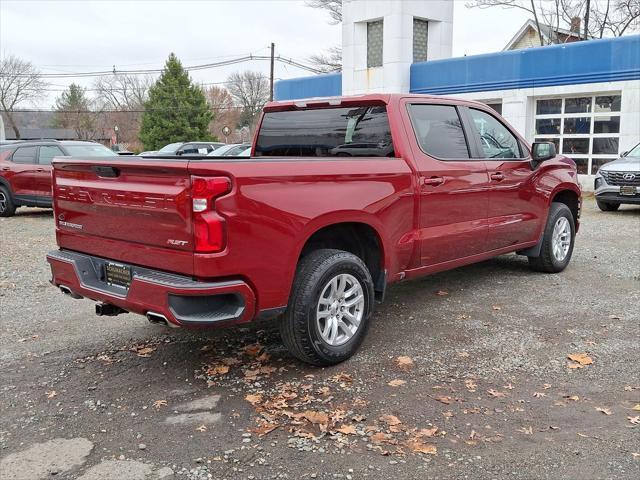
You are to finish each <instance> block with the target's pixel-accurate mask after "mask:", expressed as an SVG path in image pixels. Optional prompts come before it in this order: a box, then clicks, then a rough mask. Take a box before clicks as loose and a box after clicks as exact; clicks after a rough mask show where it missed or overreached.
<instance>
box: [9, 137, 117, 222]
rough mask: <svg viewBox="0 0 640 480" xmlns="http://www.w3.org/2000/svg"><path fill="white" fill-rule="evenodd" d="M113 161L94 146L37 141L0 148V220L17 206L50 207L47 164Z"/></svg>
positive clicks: (109, 152)
mask: <svg viewBox="0 0 640 480" xmlns="http://www.w3.org/2000/svg"><path fill="white" fill-rule="evenodd" d="M76 155H77V156H80V157H82V158H88V157H101V158H102V157H110V158H111V157H117V156H118V155H117V154H116V153H114V152H113V151H112V150H110V149H108V148H107V147H105V146H104V145H101V144H99V143H94V142H80V141H68V140H63V141H56V140H39V141H24V142H17V143H11V144H6V145H2V146H0V217H10V216H11V215H13V214H14V213H15V211H16V208H18V207H20V206H25V207H51V160H52V159H53V157H61V156H76Z"/></svg>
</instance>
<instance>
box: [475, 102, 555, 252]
mask: <svg viewBox="0 0 640 480" xmlns="http://www.w3.org/2000/svg"><path fill="white" fill-rule="evenodd" d="M467 112H468V118H469V121H470V122H469V123H470V125H469V128H468V130H471V131H472V132H473V134H472V136H473V138H474V140H475V141H476V147H477V149H478V151H479V153H480V155H482V156H483V157H484V159H485V163H486V165H487V170H488V172H489V185H490V189H489V214H488V227H489V230H488V236H487V250H497V249H500V248H505V247H509V246H512V245H517V244H520V243H526V242H530V241H533V240H537V235H538V232H539V227H540V225H541V222H542V221H544V218H542V217H544V212H545V208H544V206H543V205H540V204H539V202H540V198H541V196H540V195H539V194H536V192H535V190H534V186H533V182H532V179H533V176H534V173H535V172H534V171H533V169H532V168H531V158H530V156H529V151H528V150H527V149H526V147H525V146H524V145H523V144H522V142H521V141H520V140H519V139H518V137H517V136H516V135H515V134H514V133H513V132H512V131H511V130H510V129H509V127H507V126H506V125H505V124H504V123H503V122H502V121H501V120H500V119H499V118H498V117H497V116H495V115H494V114H493V113H491V112H489V111H486V110H481V109H479V108H468V109H467Z"/></svg>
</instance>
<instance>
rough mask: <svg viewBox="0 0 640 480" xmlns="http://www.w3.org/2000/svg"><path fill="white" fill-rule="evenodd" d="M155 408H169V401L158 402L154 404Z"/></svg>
mask: <svg viewBox="0 0 640 480" xmlns="http://www.w3.org/2000/svg"><path fill="white" fill-rule="evenodd" d="M153 406H154V407H155V408H160V407H166V406H167V401H166V400H156V401H155V402H153Z"/></svg>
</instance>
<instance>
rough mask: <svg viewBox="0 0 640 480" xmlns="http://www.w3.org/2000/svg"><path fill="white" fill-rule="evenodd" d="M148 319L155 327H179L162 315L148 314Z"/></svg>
mask: <svg viewBox="0 0 640 480" xmlns="http://www.w3.org/2000/svg"><path fill="white" fill-rule="evenodd" d="M146 317H147V320H149V323H153V324H154V325H164V326H165V327H171V328H178V326H177V325H174V324H173V323H171V322H170V321H169V320H167V317H165V316H164V315H162V314H161V313H156V312H147V314H146Z"/></svg>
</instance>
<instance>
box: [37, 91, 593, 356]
mask: <svg viewBox="0 0 640 480" xmlns="http://www.w3.org/2000/svg"><path fill="white" fill-rule="evenodd" d="M53 191H54V208H55V221H56V236H57V241H58V245H59V246H60V249H59V250H56V251H54V252H51V253H50V254H49V255H48V261H49V263H50V264H51V269H52V272H53V278H52V283H53V284H54V285H56V286H57V287H59V288H60V289H61V290H62V291H63V292H64V293H66V294H68V295H71V296H73V297H76V298H80V297H87V298H90V299H93V300H95V301H97V302H98V303H97V305H96V313H97V314H98V315H117V314H119V313H125V312H135V313H139V314H142V315H146V316H147V318H148V319H149V320H150V321H151V322H153V323H163V324H166V325H169V326H185V327H209V326H226V325H230V324H245V323H246V322H251V321H257V320H266V319H273V320H274V321H277V322H279V323H280V329H281V333H282V339H283V341H284V343H285V345H286V346H287V347H288V348H289V349H290V351H291V353H292V354H293V355H295V356H296V357H298V358H299V359H301V360H303V361H306V362H309V363H312V364H316V365H330V364H335V363H338V362H341V361H343V360H345V359H347V358H348V357H350V356H351V355H353V353H354V352H355V351H356V350H357V348H358V346H359V345H360V343H361V342H362V340H363V338H364V336H365V334H366V331H367V328H368V326H369V324H370V322H371V316H372V312H373V309H374V303H375V300H376V299H378V300H382V299H383V298H384V293H385V289H386V288H387V286H388V285H389V284H391V283H394V282H398V281H401V280H408V279H411V278H415V277H419V276H422V275H427V274H430V273H434V272H439V271H442V270H448V269H452V268H456V267H459V266H462V265H466V264H470V263H473V262H479V261H482V260H485V259H487V258H490V257H494V256H496V255H501V254H504V253H509V252H517V253H519V254H521V255H526V256H528V257H529V260H530V263H531V265H532V267H534V269H535V270H538V271H544V272H560V271H562V270H563V269H564V268H565V267H566V266H567V264H568V263H569V260H570V258H571V254H572V250H573V245H574V238H575V234H576V231H577V229H578V219H579V216H580V206H581V192H580V187H579V186H578V182H577V176H576V167H575V164H574V162H573V161H572V160H570V159H568V158H565V157H562V156H557V155H556V153H555V147H554V145H553V144H551V143H536V144H534V145H533V146H532V147H529V145H527V143H526V142H525V141H524V140H523V139H522V138H521V137H520V136H519V135H518V134H517V133H516V132H515V131H514V130H513V128H511V127H510V126H509V125H508V124H507V123H506V122H505V121H504V120H503V119H501V118H500V116H499V115H497V114H496V112H494V111H493V110H491V109H490V108H488V107H487V106H485V105H483V104H480V103H475V102H468V101H461V100H454V99H449V98H443V97H430V96H423V95H401V94H389V95H384V94H375V95H365V96H356V97H343V98H331V99H317V100H316V99H314V100H306V101H295V102H273V103H269V104H267V106H266V107H265V108H264V112H263V114H262V118H261V120H260V125H259V128H258V131H257V133H256V135H255V139H254V142H253V147H252V156H251V157H250V158H248V157H235V158H234V157H224V158H205V159H203V158H193V159H190V158H185V157H174V158H136V157H128V158H126V159H118V158H115V159H108V160H104V161H101V160H97V159H90V160H89V159H87V160H82V159H57V160H55V161H54V176H53Z"/></svg>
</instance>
